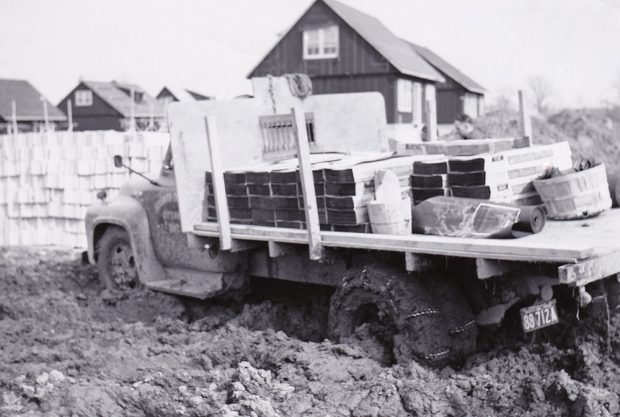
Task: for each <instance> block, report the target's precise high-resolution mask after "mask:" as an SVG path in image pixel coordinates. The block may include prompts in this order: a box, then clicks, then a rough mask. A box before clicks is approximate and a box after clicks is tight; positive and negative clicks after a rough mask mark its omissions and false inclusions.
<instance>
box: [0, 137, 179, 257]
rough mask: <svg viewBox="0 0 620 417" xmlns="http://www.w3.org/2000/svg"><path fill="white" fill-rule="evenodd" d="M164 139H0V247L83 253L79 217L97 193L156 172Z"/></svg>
mask: <svg viewBox="0 0 620 417" xmlns="http://www.w3.org/2000/svg"><path fill="white" fill-rule="evenodd" d="M168 140H169V139H168V135H167V134H165V133H157V132H148V133H140V134H135V135H131V134H126V133H122V132H103V131H102V132H47V133H27V134H19V135H6V136H0V245H50V244H57V245H66V246H72V247H81V248H83V247H86V236H85V226H84V215H85V213H86V209H87V208H88V206H89V205H91V204H93V203H95V202H96V194H97V192H98V191H101V190H105V191H106V192H107V193H108V196H110V197H112V196H113V194H114V193H115V192H116V191H117V190H118V189H119V188H120V186H121V185H122V184H123V182H125V181H126V180H127V179H128V178H129V173H128V171H127V170H126V169H118V168H115V167H114V164H113V161H112V158H113V156H114V155H115V154H119V155H123V156H124V157H125V162H126V163H127V164H128V165H130V166H131V167H132V168H134V169H135V170H137V171H139V172H143V173H147V172H150V171H154V170H157V169H159V168H160V167H161V161H162V159H163V156H164V154H165V150H166V147H167V144H168Z"/></svg>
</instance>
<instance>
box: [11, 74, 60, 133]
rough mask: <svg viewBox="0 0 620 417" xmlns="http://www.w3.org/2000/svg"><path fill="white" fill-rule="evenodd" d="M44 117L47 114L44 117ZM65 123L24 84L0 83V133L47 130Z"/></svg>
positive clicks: (24, 82)
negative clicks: (16, 130) (15, 130)
mask: <svg viewBox="0 0 620 417" xmlns="http://www.w3.org/2000/svg"><path fill="white" fill-rule="evenodd" d="M46 113H47V114H46ZM66 120H67V118H66V117H65V115H64V114H63V113H62V112H61V111H60V110H59V109H58V108H57V107H56V106H54V105H53V104H52V103H50V102H49V101H48V100H47V99H46V98H45V97H43V96H42V95H41V93H40V92H39V91H37V89H36V88H34V87H33V86H32V85H31V84H30V83H29V82H28V81H25V80H10V79H0V133H7V132H9V131H12V126H14V125H17V129H18V131H20V132H32V131H39V130H43V129H45V128H46V122H47V125H48V127H49V128H50V129H54V128H55V127H56V126H57V124H59V123H63V122H65V121H66Z"/></svg>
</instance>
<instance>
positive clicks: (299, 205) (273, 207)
mask: <svg viewBox="0 0 620 417" xmlns="http://www.w3.org/2000/svg"><path fill="white" fill-rule="evenodd" d="M423 158H427V157H423ZM417 159H419V157H397V158H392V157H389V158H384V159H375V160H368V157H366V159H360V158H359V157H345V158H343V159H340V160H338V161H335V162H333V163H326V162H323V163H318V164H314V165H313V169H314V170H313V175H314V187H315V192H316V198H317V201H316V204H317V207H318V213H319V223H320V224H321V228H322V229H323V230H328V231H346V232H360V233H370V231H371V230H370V222H369V220H368V210H367V208H366V204H367V203H368V202H369V201H372V200H373V199H374V175H375V173H376V172H377V171H379V170H382V169H387V170H391V171H393V172H395V173H396V175H397V176H398V177H399V180H400V183H401V189H402V192H403V195H407V196H410V197H411V174H412V172H413V162H414V161H416V160H417ZM433 159H436V158H435V157H433ZM224 182H225V186H226V194H227V200H228V206H229V212H230V218H231V223H237V224H254V225H261V226H272V227H286V228H295V229H305V228H306V223H305V220H306V219H305V211H304V200H303V190H302V186H301V179H300V176H299V171H298V170H297V169H296V168H294V169H293V168H290V167H288V168H285V169H279V168H278V165H277V164H276V165H273V166H268V167H265V168H264V169H256V168H252V169H247V170H244V171H235V172H226V173H225V174H224ZM206 190H207V193H206V194H207V195H206V199H205V201H206V206H205V209H206V219H207V221H216V220H217V217H216V213H215V199H214V197H213V182H212V178H211V174H210V173H207V176H206Z"/></svg>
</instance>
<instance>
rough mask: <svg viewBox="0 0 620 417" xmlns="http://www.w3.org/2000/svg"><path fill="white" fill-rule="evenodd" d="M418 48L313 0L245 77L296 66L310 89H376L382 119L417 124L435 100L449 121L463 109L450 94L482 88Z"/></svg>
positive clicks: (324, 0) (327, 0)
mask: <svg viewBox="0 0 620 417" xmlns="http://www.w3.org/2000/svg"><path fill="white" fill-rule="evenodd" d="M419 49H424V52H426V51H427V49H426V48H419V47H417V46H415V45H412V44H410V43H409V42H407V41H405V40H403V39H400V38H399V37H397V36H396V35H394V34H393V33H392V32H391V31H390V30H389V29H388V28H387V27H385V26H384V25H383V24H382V23H381V22H380V21H379V20H378V19H376V18H374V17H372V16H369V15H367V14H365V13H362V12H360V11H359V10H356V9H354V8H352V7H349V6H347V5H345V4H342V3H340V2H338V1H336V0H317V1H316V2H315V3H313V4H312V5H311V6H310V8H309V9H308V10H307V11H306V12H305V13H304V14H303V15H302V16H301V17H300V18H299V20H297V22H295V24H294V25H293V27H292V28H291V29H290V30H289V31H288V32H287V33H286V34H285V35H284V36H283V37H282V38H281V39H280V40H279V42H278V43H277V44H276V45H275V46H274V47H273V49H271V51H270V52H269V53H268V54H267V55H266V56H265V57H264V58H263V59H262V60H261V61H260V62H259V63H258V65H257V66H256V67H255V68H254V69H253V70H252V71H251V72H250V74H249V77H255V76H265V75H282V74H284V73H293V72H302V73H306V74H308V75H309V76H310V78H311V79H312V84H313V89H314V93H315V94H324V93H344V92H358V91H378V92H380V93H382V94H383V97H384V99H385V104H386V113H387V114H386V117H387V121H388V123H412V122H413V123H415V124H421V123H422V122H423V120H424V118H425V114H424V103H425V102H426V101H427V100H430V101H431V102H432V103H434V102H435V101H437V113H438V114H441V115H442V117H441V118H440V120H441V121H443V120H446V119H448V121H449V122H452V121H453V120H454V117H455V116H456V115H457V114H459V113H462V112H463V111H461V109H462V108H461V107H459V108H458V109H456V108H455V105H454V95H457V96H458V97H459V100H460V97H461V96H463V93H462V90H464V89H465V90H466V91H467V92H472V93H475V94H477V95H482V94H483V91H484V90H483V89H482V88H481V87H480V88H477V87H479V86H478V85H477V84H476V86H477V87H476V88H474V90H475V91H472V90H471V88H472V86H471V85H470V84H469V83H467V84H466V85H465V86H464V85H463V79H462V78H463V77H460V76H456V75H455V74H456V73H457V72H458V73H459V74H461V75H463V74H462V73H461V72H460V71H458V70H457V69H456V68H455V67H453V66H451V65H450V64H448V63H447V62H445V61H444V60H442V59H441V58H439V57H438V56H436V54H432V52H430V51H428V53H424V54H422V53H420V50H419ZM431 56H433V57H436V59H433V60H431V59H429V57H431ZM465 78H467V79H468V80H470V79H469V78H468V77H465ZM474 84H475V83H474ZM436 87H437V89H438V90H440V91H441V92H436ZM457 101H458V100H457ZM463 103H465V100H463ZM467 103H468V106H470V105H469V101H467ZM468 108H469V107H468ZM475 115H477V114H472V116H475ZM441 121H440V123H441Z"/></svg>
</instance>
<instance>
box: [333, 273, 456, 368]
mask: <svg viewBox="0 0 620 417" xmlns="http://www.w3.org/2000/svg"><path fill="white" fill-rule="evenodd" d="M364 325H366V326H368V325H370V326H373V327H374V329H375V330H377V329H378V332H375V333H379V334H380V335H381V336H382V339H383V341H386V342H387V344H388V346H387V347H388V348H390V349H391V350H392V353H393V357H394V359H395V360H396V361H397V362H399V363H407V362H410V361H411V360H416V361H418V362H420V363H423V364H425V365H428V366H432V367H441V366H444V365H445V364H446V363H447V362H448V359H449V358H450V335H449V329H448V328H447V326H446V320H445V319H444V317H443V314H442V312H441V309H440V308H438V307H437V306H436V305H435V303H434V302H433V298H432V297H431V295H430V294H429V293H428V292H427V290H426V288H424V287H423V286H422V284H421V283H420V282H419V280H418V279H416V277H415V276H412V275H408V274H407V273H406V272H404V271H402V270H400V269H398V268H395V267H391V266H387V265H383V264H371V265H368V266H364V267H361V268H354V269H351V270H349V271H348V272H347V275H346V276H345V278H344V280H343V282H342V284H341V286H340V287H339V288H338V289H337V290H336V292H335V293H334V295H333V296H332V299H331V304H330V312H329V335H330V337H331V338H332V339H333V340H335V341H337V342H342V341H345V340H346V339H348V338H350V337H351V336H353V335H354V334H355V333H356V332H357V331H358V330H359V329H360V328H361V327H362V326H364ZM386 335H388V337H386Z"/></svg>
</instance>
